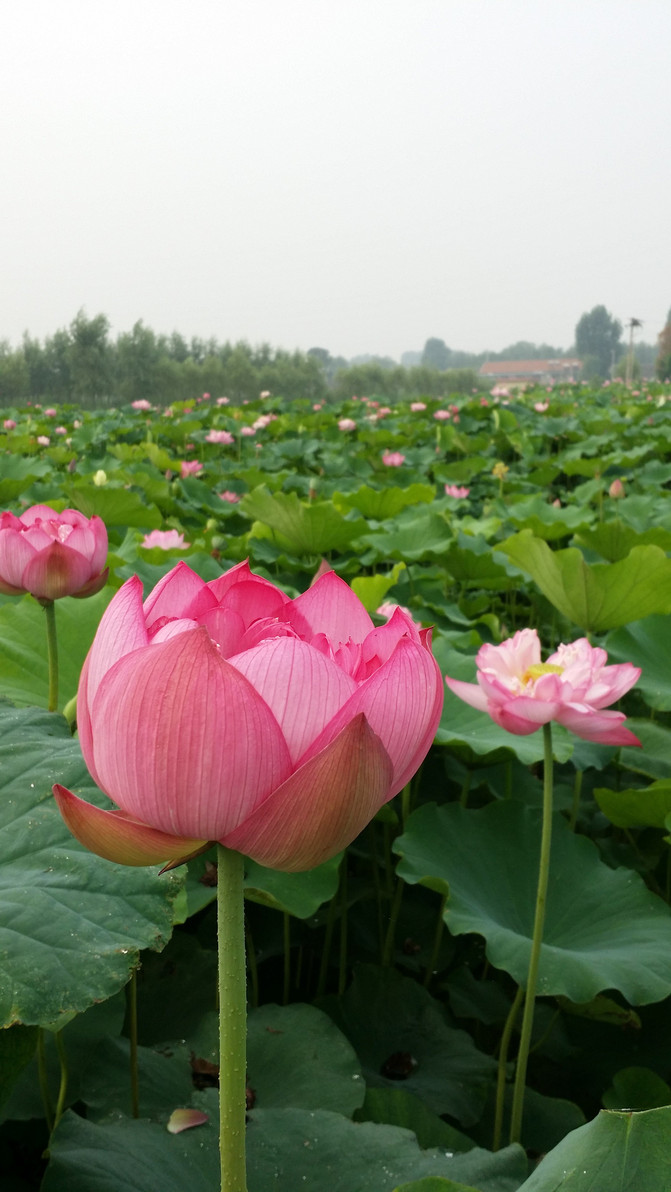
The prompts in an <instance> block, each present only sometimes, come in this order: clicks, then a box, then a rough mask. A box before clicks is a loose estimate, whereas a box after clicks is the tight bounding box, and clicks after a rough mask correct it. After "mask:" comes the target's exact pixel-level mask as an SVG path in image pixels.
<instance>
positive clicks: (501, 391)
mask: <svg viewBox="0 0 671 1192" xmlns="http://www.w3.org/2000/svg"><path fill="white" fill-rule="evenodd" d="M489 394H490V397H510V390H509V389H506V387H505V385H495V386H494V388H493V389H490V390H489ZM480 404H481V405H482V402H481V403H480ZM487 404H488V405H489V402H488V403H487Z"/></svg>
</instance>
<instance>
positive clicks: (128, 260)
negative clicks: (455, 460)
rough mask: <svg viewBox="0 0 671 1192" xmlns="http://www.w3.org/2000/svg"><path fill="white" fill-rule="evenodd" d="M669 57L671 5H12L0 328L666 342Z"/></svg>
mask: <svg viewBox="0 0 671 1192" xmlns="http://www.w3.org/2000/svg"><path fill="white" fill-rule="evenodd" d="M670 47H671V4H670V3H669V0H637V2H636V3H634V2H633V0H114V2H112V0H108V2H107V3H103V2H102V0H20V2H17V0H0V144H1V146H2V150H1V153H2V164H3V167H4V168H3V183H2V188H1V190H0V252H1V257H0V260H1V271H0V339H2V338H8V339H9V340H10V341H11V342H13V343H18V342H19V340H20V337H21V335H22V333H23V331H24V330H29V331H30V332H31V334H33V335H37V336H39V337H40V338H41V337H43V336H46V335H49V334H51V333H53V332H54V331H55V330H56V329H57V328H58V327H62V326H65V325H67V324H68V323H69V322H70V321H71V320H72V318H73V317H74V315H75V314H76V312H77V310H78V309H79V308H81V307H83V308H84V309H85V310H86V313H87V314H89V315H95V314H97V313H99V312H104V313H105V314H107V315H108V317H109V319H110V320H111V323H112V328H113V332H114V333H116V332H119V331H123V330H127V329H129V328H130V327H131V326H132V324H133V323H134V322H135V321H136V320H137V319H142V320H144V322H145V323H147V324H148V325H149V326H151V327H153V328H154V330H156V331H163V332H170V331H172V330H175V329H176V330H179V331H181V332H182V333H183V334H185V335H187V336H190V335H202V336H205V337H207V336H209V335H215V336H217V338H219V339H221V340H225V339H231V340H237V339H247V340H249V341H250V342H251V343H258V342H261V341H269V342H270V343H271V344H273V345H275V346H279V347H286V348H295V347H297V348H301V349H304V350H305V349H307V348H309V347H313V346H321V347H326V348H328V349H329V350H330V351H331V352H332V353H333V354H334V355H337V354H342V355H345V356H352V355H355V354H358V353H362V352H373V353H380V354H387V355H391V356H394V357H396V358H398V356H399V355H400V353H401V352H403V351H404V350H406V349H420V348H421V347H422V346H423V344H424V342H425V340H426V339H427V337H428V336H431V335H435V336H439V337H440V338H442V339H444V340H445V341H446V343H447V344H448V345H449V346H450V347H452V348H463V349H467V350H472V351H478V350H482V349H485V348H491V349H494V350H496V349H500V348H502V347H504V346H505V345H506V344H509V343H511V342H513V341H515V340H517V339H529V340H533V341H536V342H541V341H546V342H549V343H551V344H555V345H557V346H560V347H568V346H569V345H570V343H571V341H572V339H573V333H574V328H575V324H576V322H577V320H578V318H579V317H580V315H581V314H582V313H583V312H584V311H585V310H589V309H591V307H592V306H594V305H596V304H597V303H604V304H605V305H606V306H607V307H608V309H609V310H610V311H611V312H612V313H613V314H614V315H616V316H617V317H619V318H621V319H622V320H623V321H625V320H626V319H627V318H628V317H630V316H632V315H633V316H636V317H638V318H642V319H644V320H645V325H644V328H643V332H642V338H643V339H645V340H647V341H648V342H651V341H654V339H655V338H656V336H657V334H658V333H659V331H660V330H661V327H662V325H663V323H664V321H665V317H666V313H667V311H668V309H669V307H670V306H671V153H670V152H669V141H670V136H669V134H670V131H671V119H670V117H671V86H670V85H669V65H668V63H669V50H670Z"/></svg>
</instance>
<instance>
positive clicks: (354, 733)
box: [54, 562, 444, 872]
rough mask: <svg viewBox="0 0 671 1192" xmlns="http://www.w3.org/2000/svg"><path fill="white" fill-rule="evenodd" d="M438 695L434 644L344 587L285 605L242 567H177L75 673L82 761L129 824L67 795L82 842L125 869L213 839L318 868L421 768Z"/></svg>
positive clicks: (115, 610)
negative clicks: (202, 573) (215, 571)
mask: <svg viewBox="0 0 671 1192" xmlns="http://www.w3.org/2000/svg"><path fill="white" fill-rule="evenodd" d="M443 691H444V685H443V682H442V676H441V674H440V670H439V669H438V666H437V664H436V661H435V659H434V658H433V657H432V654H431V646H430V631H429V630H424V629H419V628H418V626H417V625H415V624H414V622H413V621H412V619H411V618H410V617H408V616H407V615H406V614H405V613H403V612H402V611H401V610H400V609H396V611H395V612H394V614H393V616H392V617H391V618H390V620H389V621H388V622H387V623H386V624H385V625H382V626H378V627H377V628H376V627H375V626H374V624H373V621H372V620H371V618H370V616H369V615H368V613H367V612H366V610H365V608H364V607H363V605H362V604H361V602H360V601H359V600H358V598H357V597H356V596H355V594H354V593H353V592H352V590H351V589H350V588H349V587H348V586H347V584H346V583H345V582H344V580H342V579H340V578H339V577H338V576H337V575H336V573H335V572H333V571H329V572H327V573H326V574H325V575H322V577H321V579H319V580H318V581H317V583H315V584H314V585H313V586H312V587H310V588H308V590H307V591H306V592H304V593H303V594H302V595H301V596H298V597H297V598H296V599H294V600H291V599H289V597H288V596H286V595H285V593H284V592H282V591H281V590H280V589H279V588H276V587H275V585H274V584H272V583H270V582H269V581H268V580H266V579H263V578H262V577H261V576H258V575H254V574H253V573H252V572H251V571H250V570H249V567H248V565H247V564H246V563H240V564H238V565H237V566H236V567H233V568H232V569H231V570H230V571H228V572H226V573H225V574H223V575H221V576H219V577H218V578H217V579H215V580H212V581H211V582H210V583H205V581H204V580H202V579H201V578H200V577H199V576H198V575H196V574H195V572H193V571H191V569H190V568H189V567H187V566H186V564H185V563H183V562H182V563H179V564H178V565H177V567H175V568H173V570H172V571H170V572H169V573H168V574H167V575H166V576H164V577H163V579H161V580H160V581H159V583H158V584H157V586H156V587H155V588H154V591H153V592H152V593H151V595H150V596H149V597H148V599H147V600H145V601H144V603H143V598H142V583H141V581H140V579H139V578H138V577H137V576H133V577H132V578H131V579H129V580H127V582H126V583H125V584H124V585H123V587H122V588H120V589H119V591H118V592H117V593H116V595H115V596H114V597H113V599H112V601H111V602H110V604H109V605H108V607H107V609H106V611H105V613H104V614H103V617H102V620H101V622H100V625H99V626H98V630H97V632H96V636H95V639H94V641H93V645H92V647H91V649H90V651H89V654H88V656H87V659H86V661H85V663H84V667H83V670H82V673H81V678H80V682H79V691H78V696H77V724H78V729H79V742H80V745H81V749H82V753H83V755H84V760H85V762H86V764H87V766H88V768H89V771H90V773H91V775H92V777H93V778H94V781H95V782H96V784H97V785H98V786H99V787H100V788H101V789H102V790H103V791H104V792H105V793H106V794H108V795H109V797H110V798H111V799H112V800H113V801H114V802H115V803H116V804H117V806H118V808H119V810H117V811H108V810H103V809H102V808H99V807H97V806H95V805H91V804H88V803H86V802H84V801H83V800H81V799H79V798H77V797H76V796H75V795H74V794H72V793H71V792H70V791H68V790H67V789H66V788H65V787H62V786H60V785H57V786H55V787H54V794H55V796H56V799H57V801H58V805H59V807H60V810H61V812H62V814H63V816H64V818H65V821H66V823H67V825H68V827H69V828H70V830H71V831H72V832H73V834H74V835H75V836H76V837H77V838H78V839H79V840H80V841H81V842H82V843H83V844H84V845H85V846H86V847H87V848H90V849H91V850H92V851H94V852H97V853H99V854H100V855H101V856H104V857H107V858H108V859H109V860H113V861H119V862H121V863H123V864H127V865H148V864H153V863H155V862H157V861H167V860H175V861H180V860H183V859H185V858H186V857H187V856H188V855H190V854H193V853H194V852H196V851H202V850H203V849H204V848H205V847H207V845H208V842H209V841H215V840H218V841H220V842H221V843H222V844H223V845H224V846H225V847H227V848H231V849H234V850H236V851H237V852H240V853H243V854H244V855H245V856H248V857H251V858H252V859H253V860H255V861H258V862H259V863H260V864H262V865H266V866H269V867H271V868H274V869H280V870H285V871H289V872H293V871H300V870H305V869H312V868H314V866H315V865H319V864H321V863H322V862H323V861H325V860H327V859H328V858H329V857H331V856H333V855H334V854H335V853H337V852H339V851H340V850H341V849H343V848H345V847H346V846H347V844H349V843H350V841H352V840H353V839H354V837H355V836H357V835H358V833H359V832H360V831H361V830H362V829H363V828H364V827H365V826H366V824H367V823H369V821H370V820H371V819H372V818H373V816H374V815H375V814H376V813H377V811H378V810H379V808H380V807H381V806H382V805H383V804H384V803H386V802H387V801H388V800H389V799H391V798H392V797H393V795H394V794H396V793H397V792H398V791H400V790H401V789H402V788H403V787H404V786H405V784H406V783H407V782H408V781H409V779H410V778H411V777H412V775H413V774H414V772H415V770H416V769H417V767H418V766H419V765H420V764H421V762H422V760H423V759H424V757H425V756H426V754H427V752H428V749H429V747H430V745H431V742H432V740H433V736H434V734H435V731H436V727H437V725H438V722H439V719H440V713H441V708H442V703H443Z"/></svg>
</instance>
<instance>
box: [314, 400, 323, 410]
mask: <svg viewBox="0 0 671 1192" xmlns="http://www.w3.org/2000/svg"><path fill="white" fill-rule="evenodd" d="M323 405H324V403H323V401H316V402H313V404H312V409H313V410H321V408H322V406H323Z"/></svg>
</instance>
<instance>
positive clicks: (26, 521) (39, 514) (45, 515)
mask: <svg viewBox="0 0 671 1192" xmlns="http://www.w3.org/2000/svg"><path fill="white" fill-rule="evenodd" d="M70 512H74V510H71V511H70ZM82 516H83V515H82ZM20 520H21V524H22V525H24V526H32V525H33V524H34V522H36V521H59V520H62V514H60V513H57V512H56V510H55V509H52V508H51V505H31V506H30V508H29V509H24V511H23V513H22V514H21V519H20Z"/></svg>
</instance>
